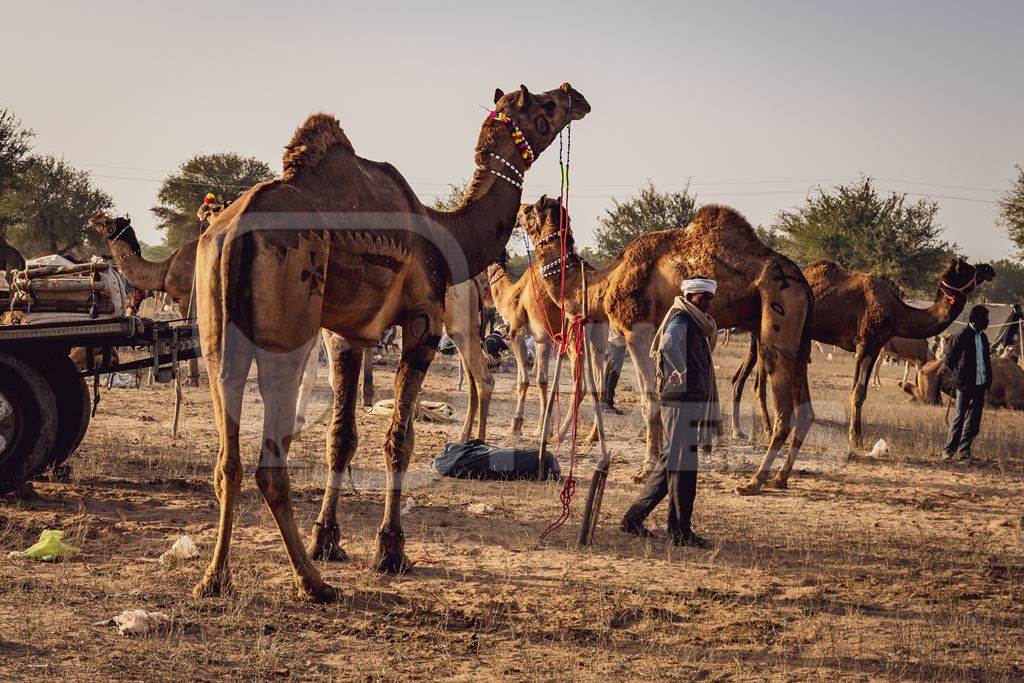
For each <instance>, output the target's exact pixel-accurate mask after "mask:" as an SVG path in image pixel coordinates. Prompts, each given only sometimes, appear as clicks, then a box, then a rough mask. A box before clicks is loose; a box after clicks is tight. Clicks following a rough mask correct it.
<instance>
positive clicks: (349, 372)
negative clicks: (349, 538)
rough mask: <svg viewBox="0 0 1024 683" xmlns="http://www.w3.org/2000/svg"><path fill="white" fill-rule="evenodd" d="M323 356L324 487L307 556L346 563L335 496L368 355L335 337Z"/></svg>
mask: <svg viewBox="0 0 1024 683" xmlns="http://www.w3.org/2000/svg"><path fill="white" fill-rule="evenodd" d="M326 342H327V354H328V356H329V357H330V358H331V359H332V363H331V365H330V367H331V373H332V381H331V386H333V387H335V389H334V403H333V407H332V415H333V417H332V419H331V426H330V428H329V429H328V430H327V467H328V472H327V486H326V488H325V489H324V500H323V504H322V505H321V506H320V515H319V516H318V517H317V520H316V522H315V523H314V524H313V531H312V533H311V534H310V540H309V545H308V546H307V552H308V553H309V556H310V558H312V559H314V560H335V561H342V560H346V559H348V556H347V555H346V554H345V551H344V550H343V549H342V547H341V529H340V528H339V527H338V494H339V493H340V491H341V486H342V481H343V477H344V476H345V470H346V469H347V468H348V465H349V463H350V462H351V461H352V456H353V455H355V452H356V447H357V446H358V445H359V437H358V434H357V432H356V389H357V384H358V381H359V370H360V366H361V365H362V359H363V358H364V357H365V356H366V355H368V352H367V351H366V350H364V349H359V348H351V347H349V346H348V344H347V343H346V342H345V341H344V340H343V339H342V338H341V337H339V336H337V335H331V336H330V337H328V338H327V339H326Z"/></svg>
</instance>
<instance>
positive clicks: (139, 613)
mask: <svg viewBox="0 0 1024 683" xmlns="http://www.w3.org/2000/svg"><path fill="white" fill-rule="evenodd" d="M94 625H95V626H116V627H117V630H118V632H119V633H120V634H121V635H122V636H148V635H149V634H151V633H157V632H159V631H161V630H163V631H166V630H167V629H168V627H170V625H171V618H170V617H169V616H167V615H166V614H164V613H163V612H147V611H146V610H144V609H126V610H125V611H123V612H121V613H120V614H118V615H117V616H116V617H112V618H110V619H107V620H106V621H98V622H96V624H94Z"/></svg>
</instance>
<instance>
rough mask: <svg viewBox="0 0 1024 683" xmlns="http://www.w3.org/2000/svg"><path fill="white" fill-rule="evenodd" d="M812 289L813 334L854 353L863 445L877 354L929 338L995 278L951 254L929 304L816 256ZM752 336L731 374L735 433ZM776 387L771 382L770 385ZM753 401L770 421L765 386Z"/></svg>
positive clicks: (857, 425)
mask: <svg viewBox="0 0 1024 683" xmlns="http://www.w3.org/2000/svg"><path fill="white" fill-rule="evenodd" d="M804 275H805V276H806V277H807V281H808V282H809V283H810V285H811V289H812V290H813V292H814V300H815V304H814V311H815V313H814V327H813V338H814V339H815V340H817V341H819V342H822V343H823V344H832V345H833V346H838V347H839V348H841V349H843V350H845V351H851V352H854V353H855V354H856V360H855V366H854V367H855V369H854V374H853V390H852V391H851V393H850V429H849V441H850V449H851V450H853V449H854V448H859V447H860V446H861V408H862V406H863V405H864V399H865V397H866V396H867V391H868V383H869V381H870V378H871V371H872V369H873V368H874V365H875V361H876V360H877V358H878V353H879V351H881V349H882V347H883V346H885V345H886V344H887V343H888V342H889V340H891V339H892V338H893V337H907V338H911V339H926V338H928V337H933V336H935V335H937V334H939V333H940V332H942V331H943V330H944V329H946V328H947V327H948V326H949V325H950V323H951V322H952V321H954V320H956V317H957V316H958V315H960V312H961V311H962V310H963V308H964V304H965V303H966V301H967V295H968V294H970V293H971V292H972V291H974V289H975V287H977V286H978V285H980V284H982V283H983V282H987V281H988V280H991V279H992V278H993V277H995V271H994V270H993V269H992V266H990V265H988V264H987V263H982V264H978V265H976V266H975V265H971V264H969V263H967V262H966V261H963V260H961V259H951V260H950V261H949V264H948V265H947V266H946V268H945V270H943V271H942V275H941V276H940V277H939V284H938V286H937V287H936V291H935V300H934V302H933V303H932V305H931V306H929V307H928V308H914V307H912V306H909V305H907V304H906V303H905V302H904V301H903V299H902V298H901V297H900V295H899V291H898V289H897V287H896V285H894V284H893V283H892V282H890V281H889V280H887V279H885V278H882V277H877V276H874V275H869V274H867V273H856V272H851V271H848V270H846V269H844V268H843V267H842V266H840V265H839V264H837V263H833V262H831V261H817V262H816V263H812V264H811V265H809V266H807V268H805V269H804ZM755 346H756V340H755V339H751V346H750V350H749V351H748V352H747V357H746V359H745V360H744V362H743V363H742V364H741V365H740V368H739V369H738V370H737V371H736V374H735V375H734V376H733V413H732V414H733V418H732V420H733V432H734V433H736V434H738V433H739V407H740V399H741V398H742V395H743V384H744V382H745V381H746V379H747V376H748V375H749V374H750V371H751V370H752V369H753V367H754V364H755V362H756V356H755ZM773 388H774V387H773ZM755 389H756V391H757V398H758V401H757V404H758V407H759V408H760V410H761V418H762V422H763V423H764V424H767V423H768V412H767V404H766V401H765V394H764V385H763V383H761V382H757V383H755Z"/></svg>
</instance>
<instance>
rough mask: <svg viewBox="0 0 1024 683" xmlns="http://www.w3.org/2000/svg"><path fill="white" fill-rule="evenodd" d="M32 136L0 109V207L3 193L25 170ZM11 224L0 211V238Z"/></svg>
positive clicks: (10, 115)
mask: <svg viewBox="0 0 1024 683" xmlns="http://www.w3.org/2000/svg"><path fill="white" fill-rule="evenodd" d="M33 135H34V133H33V132H32V131H31V130H29V129H27V128H24V127H23V126H22V125H21V121H19V120H18V119H17V118H16V117H15V116H14V114H12V113H11V112H10V111H8V110H7V109H0V206H2V205H3V203H4V194H5V192H7V191H9V190H10V189H11V188H12V187H13V186H14V184H15V183H16V182H17V179H18V176H20V175H21V173H22V171H24V170H25V163H26V158H27V156H28V153H29V152H30V151H32V136H33ZM11 222H13V217H12V216H8V215H6V214H4V213H3V212H2V211H0V238H3V236H4V234H5V233H6V230H7V226H8V225H9V224H10V223H11Z"/></svg>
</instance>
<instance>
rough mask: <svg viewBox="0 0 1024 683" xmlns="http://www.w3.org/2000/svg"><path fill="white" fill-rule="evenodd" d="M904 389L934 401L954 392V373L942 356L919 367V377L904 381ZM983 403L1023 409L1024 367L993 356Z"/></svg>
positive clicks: (919, 398) (939, 400)
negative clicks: (947, 367)
mask: <svg viewBox="0 0 1024 683" xmlns="http://www.w3.org/2000/svg"><path fill="white" fill-rule="evenodd" d="M901 386H902V387H903V391H905V392H907V393H908V394H910V395H911V397H913V398H914V399H915V400H918V401H921V402H922V403H928V404H932V405H936V404H939V403H941V402H942V400H941V395H940V392H941V393H942V394H946V395H947V396H953V394H954V393H955V390H954V387H953V373H951V372H950V371H949V370H947V369H946V364H945V363H944V362H943V361H941V360H938V359H936V360H933V361H929V362H927V363H925V364H924V366H923V367H922V368H921V373H920V377H919V381H918V382H917V383H916V384H915V383H911V382H903V384H902V385H901ZM985 405H987V406H990V407H992V408H1009V409H1011V410H1024V369H1021V367H1020V366H1019V365H1017V364H1016V363H1014V362H1013V361H1012V360H1009V359H1007V358H998V357H996V356H993V357H992V386H991V387H990V388H989V390H988V392H987V393H986V394H985Z"/></svg>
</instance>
